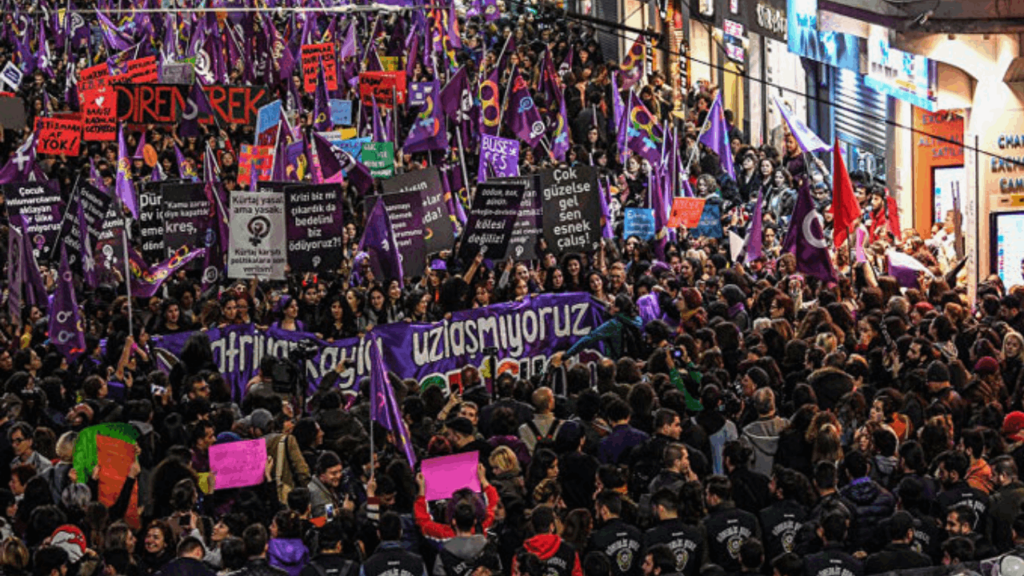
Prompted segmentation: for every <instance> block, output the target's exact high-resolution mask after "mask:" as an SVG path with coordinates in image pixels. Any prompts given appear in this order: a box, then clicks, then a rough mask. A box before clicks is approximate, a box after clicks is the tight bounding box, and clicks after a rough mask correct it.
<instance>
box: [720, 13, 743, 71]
mask: <svg viewBox="0 0 1024 576" xmlns="http://www.w3.org/2000/svg"><path fill="white" fill-rule="evenodd" d="M722 33H723V34H722V40H723V42H722V44H723V47H724V48H725V55H726V56H728V57H729V59H730V60H735V61H736V62H740V63H742V62H743V61H744V60H745V59H746V51H745V50H744V49H743V37H744V34H743V24H740V23H739V22H733V21H732V20H723V21H722Z"/></svg>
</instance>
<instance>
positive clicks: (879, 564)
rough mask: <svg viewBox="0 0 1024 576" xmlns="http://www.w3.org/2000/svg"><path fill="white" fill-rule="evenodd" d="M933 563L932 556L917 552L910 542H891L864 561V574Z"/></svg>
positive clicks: (907, 568) (921, 566) (926, 565)
mask: <svg viewBox="0 0 1024 576" xmlns="http://www.w3.org/2000/svg"><path fill="white" fill-rule="evenodd" d="M931 565H932V560H931V558H929V557H927V556H925V555H924V554H921V553H919V552H915V551H914V549H913V548H912V547H911V545H910V544H895V543H891V544H889V545H888V546H886V547H885V548H883V549H882V551H881V552H875V553H874V554H872V555H871V556H868V557H867V559H866V560H865V561H864V574H865V576H870V575H871V574H881V573H882V572H890V571H893V570H911V569H913V568H927V567H928V566H931Z"/></svg>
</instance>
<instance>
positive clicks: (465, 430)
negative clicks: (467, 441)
mask: <svg viewBox="0 0 1024 576" xmlns="http://www.w3.org/2000/svg"><path fill="white" fill-rule="evenodd" d="M446 426H448V429H449V430H451V431H452V432H455V433H457V434H461V435H463V436H472V435H473V423H472V422H470V421H469V418H463V417H461V416H460V417H458V418H453V419H451V420H449V421H448V423H447V424H446Z"/></svg>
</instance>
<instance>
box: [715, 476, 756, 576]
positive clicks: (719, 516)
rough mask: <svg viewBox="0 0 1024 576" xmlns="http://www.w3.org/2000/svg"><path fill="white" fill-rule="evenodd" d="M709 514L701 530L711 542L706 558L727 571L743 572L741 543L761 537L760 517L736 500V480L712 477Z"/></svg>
mask: <svg viewBox="0 0 1024 576" xmlns="http://www.w3.org/2000/svg"><path fill="white" fill-rule="evenodd" d="M704 498H705V501H706V502H707V505H708V515H707V516H706V517H705V518H704V520H702V521H701V525H700V528H701V533H702V536H703V538H704V541H705V542H707V548H706V550H707V553H706V554H705V560H706V561H710V562H714V563H715V564H718V565H719V566H721V567H722V568H723V569H724V570H725V571H726V572H739V571H740V569H741V568H742V566H740V558H739V553H740V547H741V546H743V544H744V542H746V541H748V540H750V539H751V538H758V539H760V537H761V528H760V526H759V525H758V523H757V517H756V516H754V515H753V514H751V513H750V512H747V511H746V510H740V509H738V508H737V507H736V504H735V503H734V502H733V500H732V483H731V482H729V479H728V478H726V477H725V476H712V477H710V478H708V481H707V484H706V486H705V488H704Z"/></svg>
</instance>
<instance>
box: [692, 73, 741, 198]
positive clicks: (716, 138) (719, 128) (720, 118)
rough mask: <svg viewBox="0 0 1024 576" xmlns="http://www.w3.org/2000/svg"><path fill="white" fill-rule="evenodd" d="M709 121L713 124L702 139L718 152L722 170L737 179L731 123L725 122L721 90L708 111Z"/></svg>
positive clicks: (702, 141) (703, 142) (706, 144)
mask: <svg viewBox="0 0 1024 576" xmlns="http://www.w3.org/2000/svg"><path fill="white" fill-rule="evenodd" d="M707 122H710V123H711V125H710V126H709V127H708V128H707V130H706V131H705V132H704V135H703V136H701V137H700V141H701V143H702V144H704V145H705V146H707V147H708V148H711V150H712V151H714V153H715V154H718V158H719V161H720V162H721V163H722V170H724V171H725V173H726V174H728V175H729V176H732V178H733V180H735V179H736V168H734V167H733V164H732V148H730V147H729V125H728V124H726V123H725V107H724V106H722V93H721V92H719V93H718V95H717V96H715V102H714V104H712V105H711V110H709V111H708V117H707Z"/></svg>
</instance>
